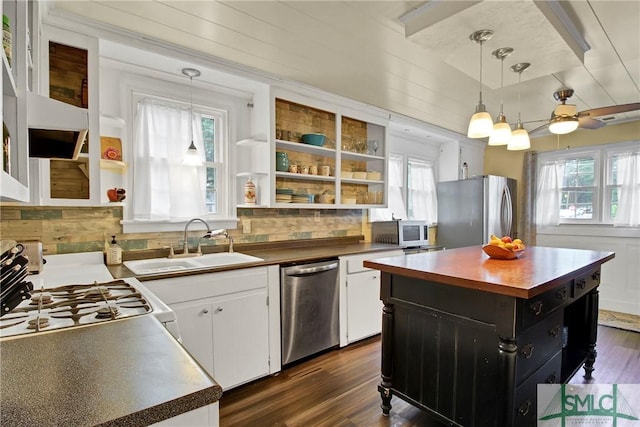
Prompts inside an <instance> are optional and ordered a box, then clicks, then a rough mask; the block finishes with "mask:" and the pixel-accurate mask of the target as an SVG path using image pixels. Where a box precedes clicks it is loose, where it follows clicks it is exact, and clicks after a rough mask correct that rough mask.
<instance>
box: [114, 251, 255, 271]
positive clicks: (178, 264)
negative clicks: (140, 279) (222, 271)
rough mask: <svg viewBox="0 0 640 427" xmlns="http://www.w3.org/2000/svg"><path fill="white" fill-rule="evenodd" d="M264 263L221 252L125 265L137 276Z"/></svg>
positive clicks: (148, 260) (251, 257)
mask: <svg viewBox="0 0 640 427" xmlns="http://www.w3.org/2000/svg"><path fill="white" fill-rule="evenodd" d="M258 261H263V259H262V258H258V257H254V256H251V255H247V254H243V253H238V252H232V253H229V252H221V253H215V254H207V255H202V256H194V257H193V258H152V259H141V260H136V261H125V262H124V265H125V267H127V268H128V269H129V270H131V272H132V273H133V274H135V275H140V276H141V275H145V274H158V273H171V272H179V271H189V270H197V269H202V268H211V267H224V266H228V265H236V264H243V263H248V262H258Z"/></svg>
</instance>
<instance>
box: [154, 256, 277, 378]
mask: <svg viewBox="0 0 640 427" xmlns="http://www.w3.org/2000/svg"><path fill="white" fill-rule="evenodd" d="M277 270H278V266H273V267H256V268H247V269H240V270H235V271H225V272H219V273H205V274H199V275H193V276H182V277H175V278H168V279H160V280H151V281H146V282H145V286H147V288H149V290H150V291H151V292H153V293H154V294H155V295H156V296H158V297H159V298H160V299H161V300H162V301H164V302H165V303H166V304H168V305H169V307H171V308H172V309H173V311H174V312H175V313H176V316H177V318H178V328H179V329H180V336H181V341H182V344H183V345H184V347H185V348H186V349H187V351H189V353H190V354H191V355H192V356H193V357H194V358H195V359H196V360H197V361H198V363H200V365H202V367H203V368H204V369H205V370H206V371H207V372H208V373H209V374H210V375H211V376H212V377H213V378H214V379H215V380H216V382H218V384H220V386H221V387H222V388H223V390H228V389H230V388H232V387H235V386H238V385H240V384H244V383H246V382H248V381H252V380H254V379H257V378H260V377H263V376H266V375H269V374H270V373H273V372H274V371H276V370H279V369H280V365H279V363H277V364H274V366H273V367H272V366H270V360H271V359H272V356H273V357H278V358H279V348H278V350H275V349H273V346H274V343H278V345H279V342H280V337H279V334H278V332H277V331H279V327H280V326H279V318H277V316H272V315H271V313H272V312H273V310H272V308H271V307H269V300H274V299H278V300H279V298H277V296H275V297H273V296H272V297H271V298H268V297H269V296H270V293H271V292H272V291H273V290H275V289H278V286H277V283H273V284H272V283H270V282H272V281H274V280H275V281H277V280H278V275H277ZM277 311H278V313H279V308H278V310H277ZM274 317H276V318H274ZM272 319H273V320H272ZM274 334H276V335H277V336H276V337H274V336H273V335H274Z"/></svg>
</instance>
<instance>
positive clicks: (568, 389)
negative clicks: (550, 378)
mask: <svg viewBox="0 0 640 427" xmlns="http://www.w3.org/2000/svg"><path fill="white" fill-rule="evenodd" d="M638 411H640V384H583V385H577V384H575V385H574V384H539V385H538V427H556V426H558V427H569V426H571V427H575V426H588V427H592V426H611V427H640V419H639V418H638Z"/></svg>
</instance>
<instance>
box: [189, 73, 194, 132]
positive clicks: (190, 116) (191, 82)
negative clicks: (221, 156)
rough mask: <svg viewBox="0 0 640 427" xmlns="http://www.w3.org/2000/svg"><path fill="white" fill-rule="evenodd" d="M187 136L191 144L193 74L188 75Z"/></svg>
mask: <svg viewBox="0 0 640 427" xmlns="http://www.w3.org/2000/svg"><path fill="white" fill-rule="evenodd" d="M189 138H190V140H191V144H193V76H189Z"/></svg>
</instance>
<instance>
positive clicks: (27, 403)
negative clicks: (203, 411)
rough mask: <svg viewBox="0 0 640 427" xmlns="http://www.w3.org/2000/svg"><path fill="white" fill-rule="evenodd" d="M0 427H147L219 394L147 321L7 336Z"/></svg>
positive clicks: (186, 356)
mask: <svg viewBox="0 0 640 427" xmlns="http://www.w3.org/2000/svg"><path fill="white" fill-rule="evenodd" d="M0 346H1V351H2V363H1V367H0V393H1V395H2V404H1V408H0V425H4V426H45V425H60V426H63V425H64V426H84V425H87V426H88V425H91V426H94V425H100V426H116V425H118V426H145V425H149V424H152V423H156V422H159V421H162V420H165V419H167V418H171V417H174V416H176V415H180V414H182V413H184V412H188V411H191V410H193V409H197V408H199V407H202V406H206V405H209V404H211V403H214V402H216V401H218V400H219V399H220V396H221V395H222V388H221V387H220V386H219V385H218V384H217V383H216V382H215V381H214V380H213V379H212V378H211V377H210V376H209V375H208V374H207V373H206V372H205V371H204V370H203V369H202V368H201V367H200V366H199V365H198V364H197V363H195V362H194V361H193V359H192V358H191V357H190V356H189V354H188V353H187V352H186V351H185V350H184V348H183V347H182V346H181V345H180V344H179V343H178V342H176V340H175V339H174V338H173V337H172V336H171V334H170V333H169V332H168V331H167V330H166V329H165V328H163V327H162V326H161V325H160V324H159V322H158V321H157V320H156V318H155V317H153V316H137V317H129V318H126V319H122V320H117V321H113V322H107V323H99V324H93V325H90V326H86V327H79V328H70V329H65V330H56V331H53V332H48V333H40V334H36V335H22V336H18V337H13V338H5V339H3V340H2V341H1V342H0Z"/></svg>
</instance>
